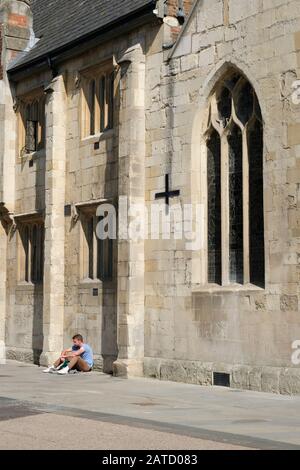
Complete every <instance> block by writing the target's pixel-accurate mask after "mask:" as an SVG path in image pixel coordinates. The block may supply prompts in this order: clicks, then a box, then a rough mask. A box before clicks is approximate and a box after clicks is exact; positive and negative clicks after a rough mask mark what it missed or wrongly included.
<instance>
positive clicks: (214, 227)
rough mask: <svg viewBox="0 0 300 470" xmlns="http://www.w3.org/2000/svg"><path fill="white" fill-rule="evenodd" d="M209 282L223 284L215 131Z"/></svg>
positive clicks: (210, 145) (215, 137)
mask: <svg viewBox="0 0 300 470" xmlns="http://www.w3.org/2000/svg"><path fill="white" fill-rule="evenodd" d="M207 187H208V282H210V283H216V284H221V282H222V269H221V141H220V137H219V134H218V133H217V132H216V131H215V130H214V131H213V132H212V134H211V136H210V138H209V139H208V141H207Z"/></svg>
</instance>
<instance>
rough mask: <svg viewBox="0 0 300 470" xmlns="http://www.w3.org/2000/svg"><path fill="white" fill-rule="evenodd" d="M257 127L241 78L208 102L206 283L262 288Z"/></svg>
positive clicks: (234, 76) (255, 107) (254, 103)
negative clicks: (248, 285)
mask: <svg viewBox="0 0 300 470" xmlns="http://www.w3.org/2000/svg"><path fill="white" fill-rule="evenodd" d="M263 141H264V139H263V123H262V116H261V111H260V106H259V103H258V99H257V96H256V94H255V91H254V89H253V87H252V86H251V85H250V83H249V82H248V81H247V80H246V78H245V77H244V76H242V75H241V74H238V73H236V72H234V73H231V74H229V75H227V77H225V78H223V80H222V81H221V83H219V84H218V86H217V87H216V88H215V91H214V93H213V94H212V96H211V99H210V105H209V118H208V125H207V130H206V147H207V201H208V204H207V211H208V213H207V220H208V237H207V251H208V282H209V283H214V284H219V285H227V284H229V283H233V284H234V283H238V284H249V283H251V284H255V285H257V286H259V287H264V283H265V250H264V209H263Z"/></svg>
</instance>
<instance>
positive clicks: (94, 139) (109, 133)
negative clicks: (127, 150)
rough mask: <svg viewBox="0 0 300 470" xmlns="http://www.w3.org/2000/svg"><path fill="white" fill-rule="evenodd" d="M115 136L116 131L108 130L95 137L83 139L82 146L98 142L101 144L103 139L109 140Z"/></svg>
mask: <svg viewBox="0 0 300 470" xmlns="http://www.w3.org/2000/svg"><path fill="white" fill-rule="evenodd" d="M113 135H114V129H107V130H106V131H103V132H100V133H98V134H95V135H88V136H86V137H83V138H82V139H81V145H85V144H94V143H96V142H99V140H101V139H103V138H109V137H112V136H113Z"/></svg>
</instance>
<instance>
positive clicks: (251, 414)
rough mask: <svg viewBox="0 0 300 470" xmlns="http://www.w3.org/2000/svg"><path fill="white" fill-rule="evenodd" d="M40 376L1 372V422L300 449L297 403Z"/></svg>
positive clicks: (9, 369) (22, 367)
mask: <svg viewBox="0 0 300 470" xmlns="http://www.w3.org/2000/svg"><path fill="white" fill-rule="evenodd" d="M42 370H43V369H41V368H38V367H36V366H32V365H28V364H21V363H17V362H13V361H8V363H7V364H6V365H2V366H0V397H1V398H0V410H2V411H1V412H2V413H4V415H5V412H4V410H5V408H9V407H14V408H16V409H18V407H20V408H22V409H23V410H24V408H25V410H27V411H25V415H24V416H23V418H22V410H21V409H19V414H20V415H21V416H18V415H16V417H15V419H19V418H20V419H34V420H35V419H37V417H36V416H35V415H36V414H39V413H47V414H52V415H58V416H62V415H64V416H66V417H73V418H78V419H84V420H85V421H86V420H89V421H94V422H96V421H97V422H98V423H106V424H105V425H108V424H114V425H123V426H130V427H132V428H139V429H142V430H144V431H145V430H152V431H156V432H163V433H171V434H177V436H178V435H180V436H187V437H189V438H198V439H204V440H206V441H215V442H219V443H226V444H228V445H235V446H242V447H250V448H259V449H286V448H290V449H292V448H299V449H300V397H290V396H281V395H271V394H266V393H258V392H251V391H240V390H233V389H226V388H219V387H200V386H197V385H187V384H181V383H173V382H161V381H157V380H151V379H142V378H141V379H129V380H124V379H120V378H113V377H111V376H107V375H104V374H101V373H97V372H93V373H90V374H77V375H70V376H66V377H65V376H57V375H50V374H49V375H48V374H43V373H42ZM21 405H22V406H21ZM11 409H12V408H11ZM23 412H24V411H23ZM26 412H28V413H29V415H26ZM15 413H17V411H15ZM6 416H7V409H6ZM38 419H40V418H38ZM6 422H7V421H6ZM0 423H1V413H0ZM0 431H1V428H0Z"/></svg>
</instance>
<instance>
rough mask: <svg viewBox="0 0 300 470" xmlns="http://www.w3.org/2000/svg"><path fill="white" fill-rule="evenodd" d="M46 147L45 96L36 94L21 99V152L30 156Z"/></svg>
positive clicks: (39, 93)
mask: <svg viewBox="0 0 300 470" xmlns="http://www.w3.org/2000/svg"><path fill="white" fill-rule="evenodd" d="M44 147H45V96H44V95H43V94H42V93H41V92H36V93H34V94H33V95H31V96H25V97H22V98H20V99H19V151H20V154H21V155H22V154H24V153H26V154H28V153H33V152H37V151H38V150H42V149H43V148H44Z"/></svg>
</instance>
